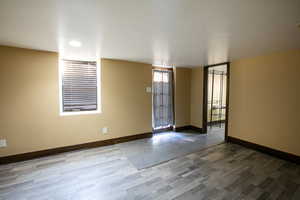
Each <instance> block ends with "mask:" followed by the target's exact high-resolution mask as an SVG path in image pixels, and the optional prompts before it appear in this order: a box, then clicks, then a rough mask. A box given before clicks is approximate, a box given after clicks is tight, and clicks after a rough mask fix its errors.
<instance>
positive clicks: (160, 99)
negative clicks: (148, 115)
mask: <svg viewBox="0 0 300 200" xmlns="http://www.w3.org/2000/svg"><path fill="white" fill-rule="evenodd" d="M152 88H153V89H152V104H153V105H152V126H153V129H154V130H159V129H164V128H168V127H172V126H173V121H174V115H173V71H172V70H156V69H154V70H153V80H152Z"/></svg>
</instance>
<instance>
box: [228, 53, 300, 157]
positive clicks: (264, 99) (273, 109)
mask: <svg viewBox="0 0 300 200" xmlns="http://www.w3.org/2000/svg"><path fill="white" fill-rule="evenodd" d="M299 75H300V51H290V52H285V53H276V54H272V55H267V56H260V57H256V58H251V59H242V60H238V61H234V62H232V63H231V74H230V78H231V81H230V101H229V102H230V109H229V136H232V137H236V138H240V139H242V140H246V141H250V142H253V143H257V144H260V145H264V146H267V147H270V148H273V149H277V150H281V151H285V152H288V153H292V154H296V155H300V144H299V142H300V131H299V130H300V129H299V122H300V107H299V102H300V78H299Z"/></svg>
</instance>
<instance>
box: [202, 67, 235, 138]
mask: <svg viewBox="0 0 300 200" xmlns="http://www.w3.org/2000/svg"><path fill="white" fill-rule="evenodd" d="M229 66H230V65H229V63H220V64H216V65H210V66H206V67H205V68H204V84H203V85H204V88H203V89H204V95H203V132H205V133H208V134H218V135H219V136H220V137H223V138H224V140H225V141H227V135H228V133H227V129H228V123H227V122H228V120H227V119H228V105H229V104H228V103H229V102H228V97H229V89H228V85H229V78H230V77H229Z"/></svg>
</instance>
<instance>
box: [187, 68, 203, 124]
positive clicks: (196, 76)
mask: <svg viewBox="0 0 300 200" xmlns="http://www.w3.org/2000/svg"><path fill="white" fill-rule="evenodd" d="M203 69H204V68H203V67H195V68H192V69H191V100H190V101H191V107H190V109H191V117H190V121H191V123H190V124H191V125H192V126H195V127H197V128H202V115H203V71H204V70H203Z"/></svg>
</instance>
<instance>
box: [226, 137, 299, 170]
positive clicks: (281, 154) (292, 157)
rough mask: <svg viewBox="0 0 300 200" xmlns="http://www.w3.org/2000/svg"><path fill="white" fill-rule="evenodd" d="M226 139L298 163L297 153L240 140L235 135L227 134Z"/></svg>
mask: <svg viewBox="0 0 300 200" xmlns="http://www.w3.org/2000/svg"><path fill="white" fill-rule="evenodd" d="M227 141H228V142H231V143H235V144H239V145H242V146H245V147H247V148H250V149H254V150H256V151H260V152H262V153H266V154H269V155H271V156H275V157H277V158H281V159H283V160H287V161H290V162H294V163H297V164H300V156H297V155H294V154H290V153H286V152H283V151H279V150H276V149H272V148H269V147H266V146H262V145H259V144H255V143H252V142H248V141H245V140H241V139H238V138H235V137H230V136H228V140H227Z"/></svg>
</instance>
